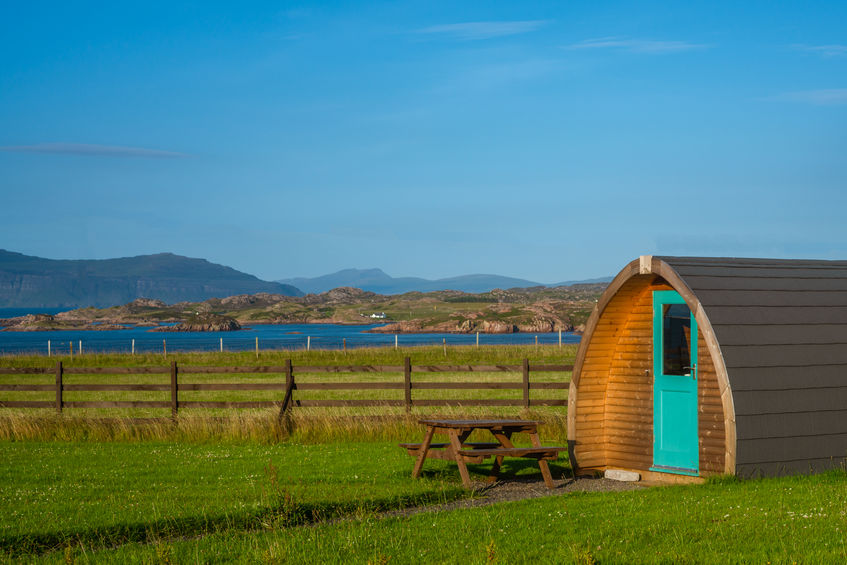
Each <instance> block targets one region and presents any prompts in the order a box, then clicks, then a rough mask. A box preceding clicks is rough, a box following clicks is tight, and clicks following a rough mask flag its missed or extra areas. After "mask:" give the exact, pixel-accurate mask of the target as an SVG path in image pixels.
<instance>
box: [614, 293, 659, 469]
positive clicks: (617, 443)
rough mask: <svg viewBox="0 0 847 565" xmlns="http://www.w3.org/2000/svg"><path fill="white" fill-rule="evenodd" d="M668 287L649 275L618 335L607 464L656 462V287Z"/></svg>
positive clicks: (627, 465)
mask: <svg viewBox="0 0 847 565" xmlns="http://www.w3.org/2000/svg"><path fill="white" fill-rule="evenodd" d="M648 280H650V279H648ZM669 288H670V287H668V286H667V285H665V284H662V283H657V282H649V283H648V282H647V280H645V281H644V282H642V284H641V289H640V290H639V292H638V294H637V295H634V296H633V297H632V298H631V299H630V303H629V312H628V314H627V318H626V321H625V322H624V324H623V329H622V331H621V332H620V334H619V335H618V340H617V343H616V344H615V348H614V353H613V355H612V360H611V364H610V370H609V384H608V387H607V392H606V405H607V413H606V430H605V435H606V441H605V444H606V458H607V463H606V464H607V465H614V466H622V467H625V468H628V469H649V468H650V466H651V465H652V464H653V377H652V375H653V371H652V366H653V331H652V328H653V315H652V313H653V294H652V291H653V290H666V289H669ZM634 417H638V418H639V419H640V421H641V424H637V423H636V422H637V421H634ZM622 430H627V431H626V432H622Z"/></svg>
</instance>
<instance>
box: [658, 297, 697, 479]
mask: <svg viewBox="0 0 847 565" xmlns="http://www.w3.org/2000/svg"><path fill="white" fill-rule="evenodd" d="M699 468H700V458H699V450H698V440H697V322H696V320H695V319H694V315H693V314H692V313H691V310H690V309H689V308H688V306H687V305H686V304H685V301H684V300H683V299H682V297H681V296H680V295H679V293H678V292H676V291H674V290H657V291H653V467H652V470H654V471H662V472H666V473H679V474H684V475H697V474H699Z"/></svg>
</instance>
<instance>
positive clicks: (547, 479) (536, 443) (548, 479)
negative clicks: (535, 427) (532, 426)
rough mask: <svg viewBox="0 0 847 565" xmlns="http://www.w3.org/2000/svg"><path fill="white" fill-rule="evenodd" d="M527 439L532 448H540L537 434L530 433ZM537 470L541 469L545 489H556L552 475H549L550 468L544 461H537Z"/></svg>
mask: <svg viewBox="0 0 847 565" xmlns="http://www.w3.org/2000/svg"><path fill="white" fill-rule="evenodd" d="M529 438H530V439H531V440H532V447H541V440H540V439H539V438H538V432H532V433H531V434H529ZM538 468H539V469H541V476H542V477H544V484H545V485H547V488H556V485H555V484H554V483H553V475H551V474H550V466H549V465H547V461H546V460H545V459H540V458H539V459H538Z"/></svg>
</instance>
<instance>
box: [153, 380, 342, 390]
mask: <svg viewBox="0 0 847 565" xmlns="http://www.w3.org/2000/svg"><path fill="white" fill-rule="evenodd" d="M323 384H328V383H323ZM143 386H161V385H143ZM300 387H301V385H300V384H298V385H297V388H298V389H299V388H300ZM142 390H144V389H142ZM151 390H161V389H151ZM179 390H180V391H183V390H285V383H185V382H180V383H179Z"/></svg>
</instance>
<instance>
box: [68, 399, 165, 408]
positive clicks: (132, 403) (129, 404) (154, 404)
mask: <svg viewBox="0 0 847 565" xmlns="http://www.w3.org/2000/svg"><path fill="white" fill-rule="evenodd" d="M64 404H65V406H66V407H68V408H170V407H171V403H170V402H169V401H157V400H66V401H65V402H64Z"/></svg>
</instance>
